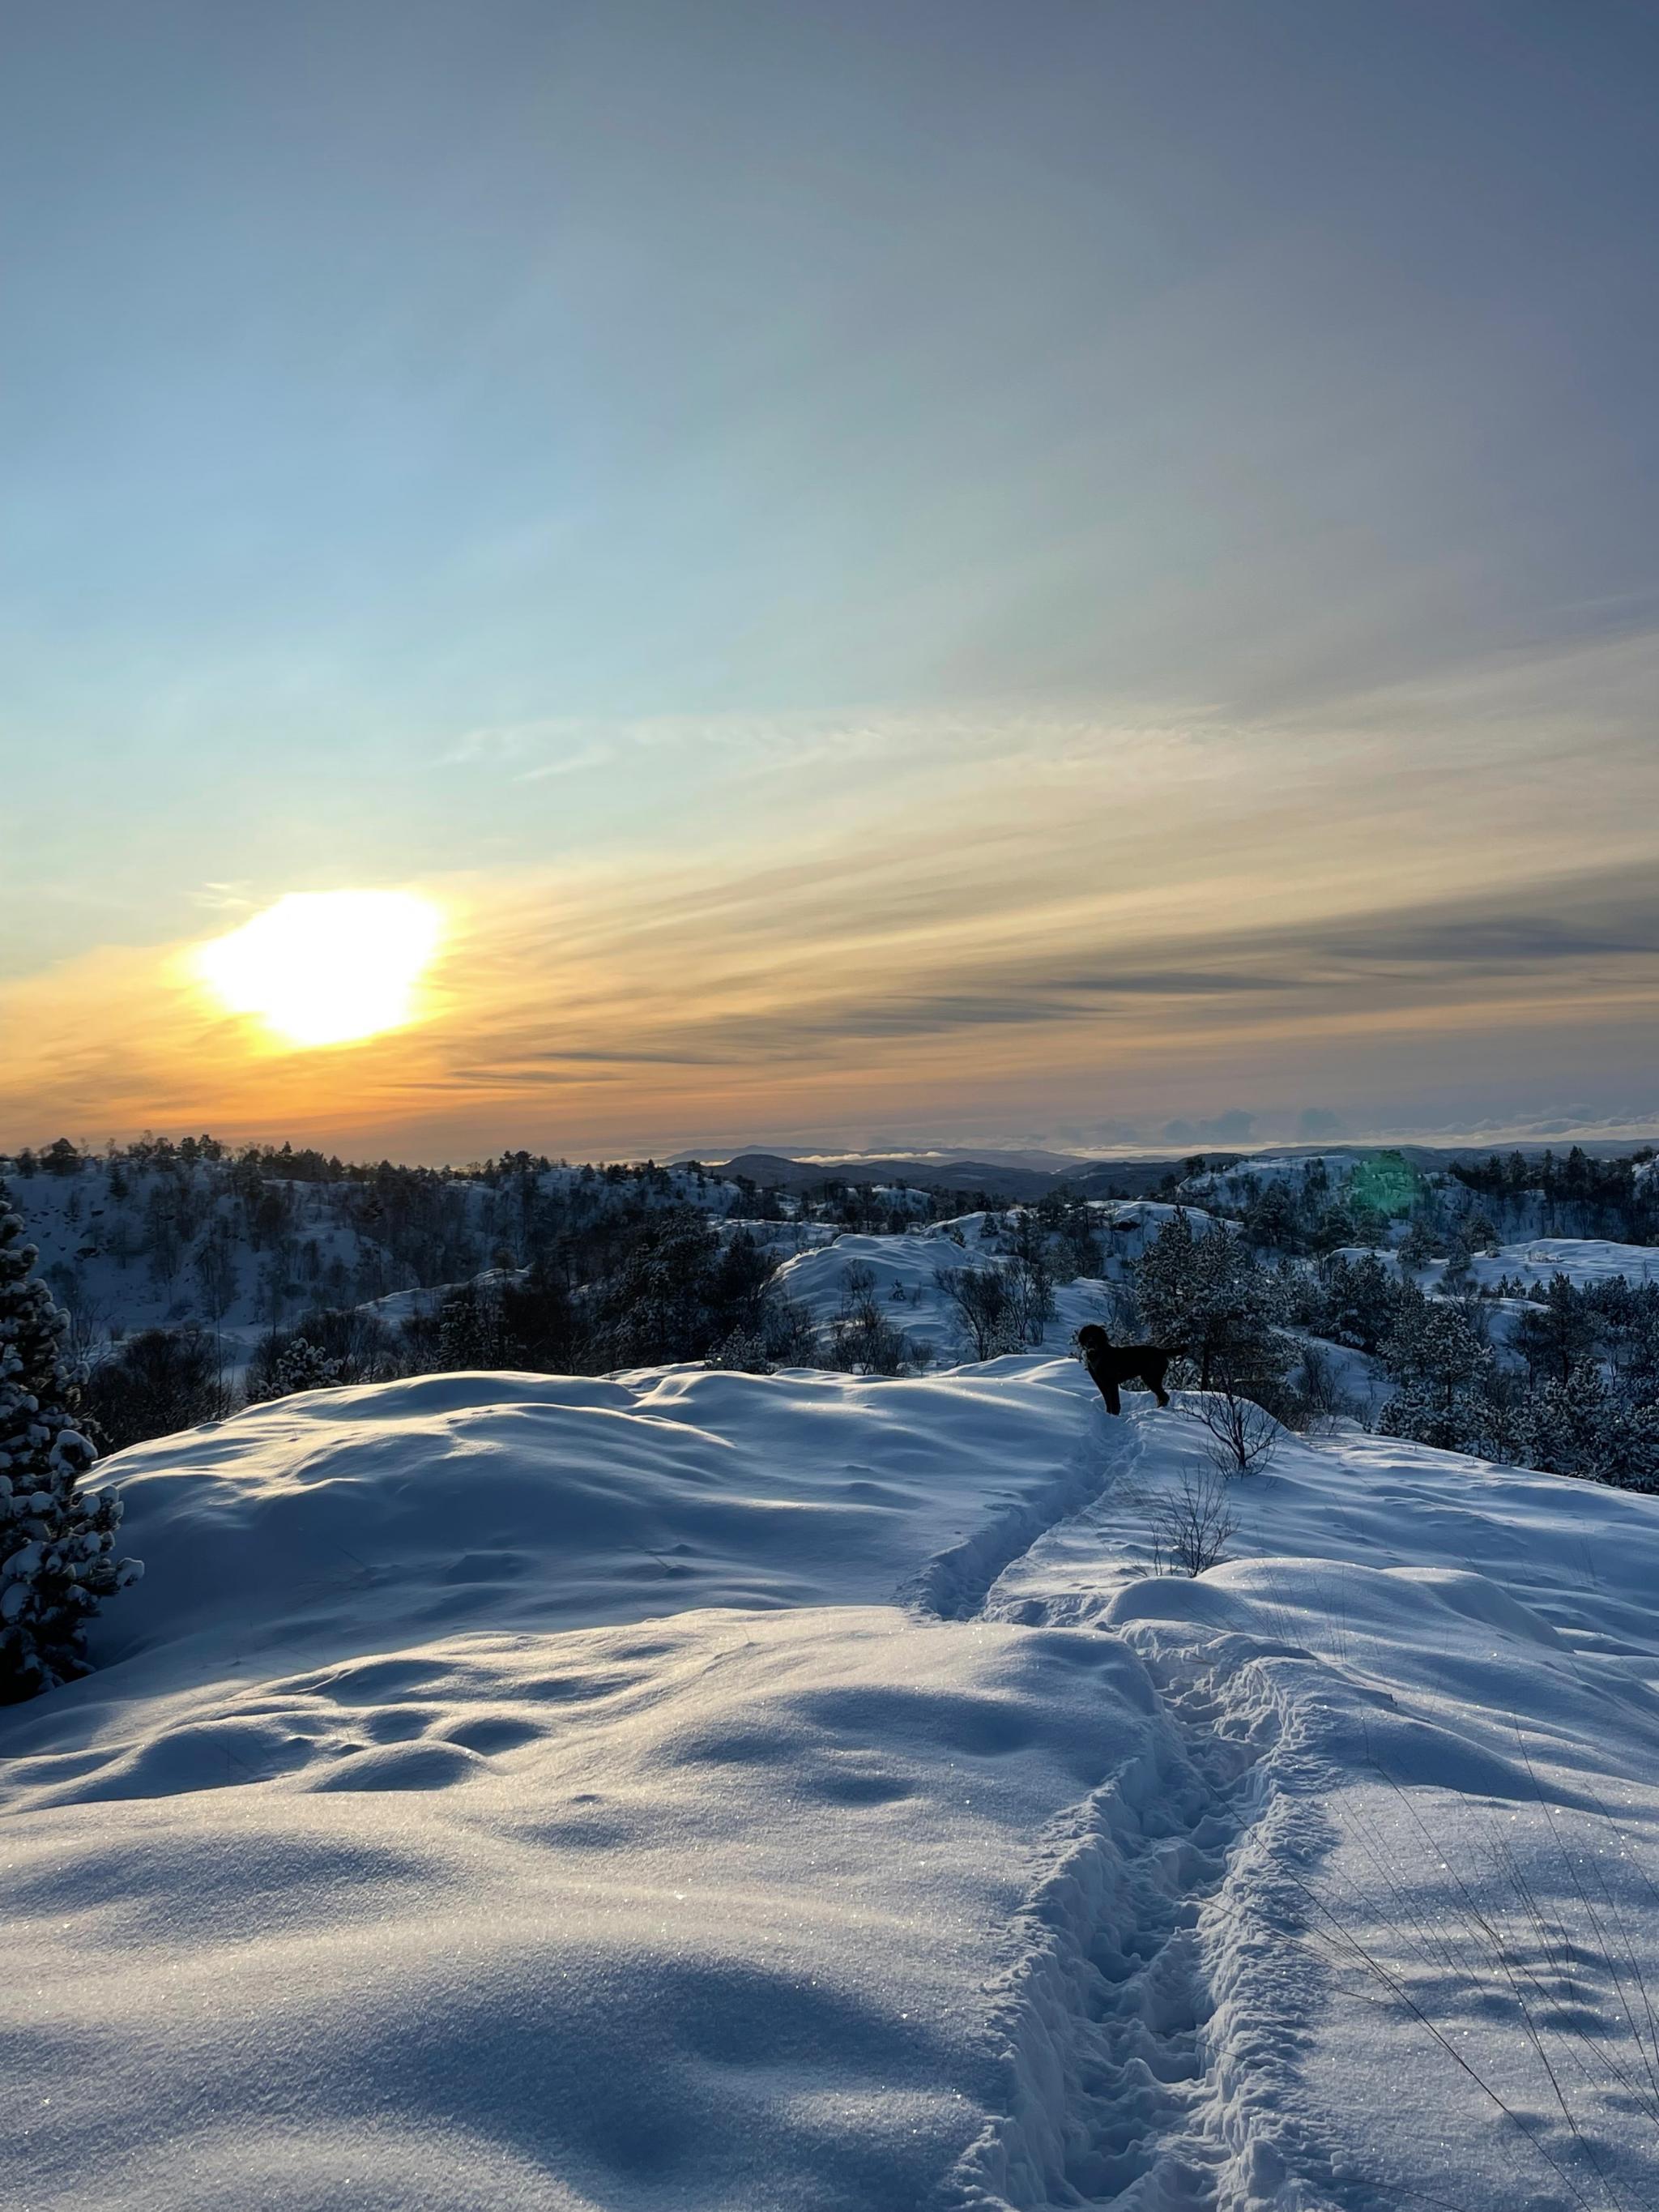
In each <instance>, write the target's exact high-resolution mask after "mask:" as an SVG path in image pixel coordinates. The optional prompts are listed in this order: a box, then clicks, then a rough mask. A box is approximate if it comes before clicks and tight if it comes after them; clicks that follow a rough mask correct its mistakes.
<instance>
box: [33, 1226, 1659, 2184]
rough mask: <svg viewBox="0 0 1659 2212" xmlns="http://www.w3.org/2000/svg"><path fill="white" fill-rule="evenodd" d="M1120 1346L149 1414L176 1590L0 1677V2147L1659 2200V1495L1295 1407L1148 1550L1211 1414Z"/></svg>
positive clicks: (537, 2177)
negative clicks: (1190, 1573) (1503, 1462)
mask: <svg viewBox="0 0 1659 2212" xmlns="http://www.w3.org/2000/svg"><path fill="white" fill-rule="evenodd" d="M884 1241H887V1242H890V1243H908V1241H910V1240H908V1239H900V1240H884ZM924 1241H931V1240H924ZM852 1242H854V1240H851V1239H847V1238H843V1239H842V1240H841V1245H839V1246H836V1247H834V1248H830V1249H831V1251H834V1250H838V1249H841V1247H842V1246H844V1245H846V1244H848V1243H852ZM828 1257H829V1253H824V1254H808V1255H802V1260H801V1261H800V1262H799V1263H797V1264H798V1265H799V1266H802V1267H804V1266H805V1264H806V1263H807V1262H809V1261H811V1262H817V1261H822V1260H823V1259H827V1258H828ZM1125 1402H1126V1406H1127V1408H1128V1413H1127V1418H1126V1419H1122V1420H1121V1421H1113V1420H1111V1419H1109V1417H1108V1416H1107V1415H1106V1413H1105V1412H1104V1409H1103V1407H1101V1405H1100V1403H1099V1401H1098V1399H1097V1396H1096V1395H1095V1394H1094V1392H1093V1391H1092V1389H1091V1387H1090V1385H1089V1383H1088V1381H1087V1378H1086V1376H1084V1374H1083V1373H1082V1371H1081V1370H1080V1369H1079V1367H1078V1366H1077V1364H1075V1363H1074V1362H1073V1361H1069V1360H1064V1359H1055V1358H1046V1357H1044V1356H1042V1354H1040V1353H1039V1354H1034V1355H1033V1356H1031V1357H1030V1358H1007V1359H1001V1360H997V1361H993V1362H990V1363H987V1364H985V1365H984V1366H981V1367H963V1368H961V1369H958V1370H954V1371H951V1372H949V1373H946V1374H943V1375H935V1376H929V1377H927V1378H925V1379H921V1380H907V1381H899V1382H874V1381H860V1380H857V1379H854V1378H851V1377H848V1376H831V1375H826V1374H823V1373H819V1372H816V1371H807V1370H798V1371H793V1372H788V1373H785V1374H781V1375H777V1376H745V1375H738V1374H726V1373H710V1372H707V1371H704V1370H690V1369H667V1370H643V1371H641V1372H638V1373H634V1374H627V1375H623V1376H615V1377H611V1378H605V1379H601V1380H592V1379H572V1378H563V1377H548V1376H529V1375H523V1376H512V1375H507V1376H502V1375H459V1376H428V1377H423V1378H420V1379H418V1380H416V1381H411V1382H405V1383H390V1384H384V1385H380V1386H375V1387H372V1388H364V1389H349V1390H334V1391H327V1392H319V1393H314V1394H309V1395H307V1396H305V1397H302V1398H301V1399H298V1400H290V1401H284V1402H283V1403H282V1404H279V1405H276V1406H270V1407H259V1408H257V1409H253V1410H252V1411H250V1412H248V1413H243V1414H240V1415H239V1416H237V1417H236V1418H234V1419H231V1420H229V1421H226V1422H223V1423H221V1424H218V1425H215V1426H212V1427H210V1428H206V1429H203V1430H199V1431H192V1432H191V1434H189V1435H188V1436H185V1437H178V1438H172V1439H167V1440H163V1441H161V1442H158V1443H154V1444H149V1445H145V1446H143V1447H140V1448H137V1449H135V1450H132V1451H131V1452H128V1453H126V1454H125V1455H121V1457H120V1458H119V1459H118V1460H117V1461H115V1462H112V1463H111V1464H110V1468H109V1470H108V1471H109V1474H110V1476H111V1478H112V1479H115V1480H120V1481H121V1483H122V1485H123V1487H124V1490H125V1496H126V1498H127V1502H128V1503H127V1521H126V1524H125V1534H128V1535H130V1536H131V1540H132V1547H133V1549H134V1550H135V1551H137V1552H138V1553H141V1554H143V1556H145V1557H146V1559H147V1560H148V1565H149V1572H148V1575H147V1577H146V1579H145V1581H144V1583H143V1584H141V1585H140V1586H139V1587H138V1588H137V1589H135V1590H134V1591H132V1592H131V1593H129V1594H128V1595H125V1596H124V1597H123V1598H122V1599H121V1600H120V1601H118V1603H114V1604H112V1606H111V1607H109V1609H108V1611H107V1613H106V1616H105V1618H104V1620H103V1621H102V1622H101V1624H100V1629H99V1644H98V1656H99V1657H100V1660H101V1661H102V1662H103V1663H102V1666H101V1668H100V1672H99V1673H97V1674H94V1675H93V1676H91V1677H89V1678H88V1680H85V1681H83V1682H81V1683H77V1684H75V1685H72V1686H70V1687H68V1688H67V1689H64V1690H62V1691H58V1692H53V1693H52V1695H51V1696H50V1697H48V1698H46V1699H40V1700H38V1701H37V1702H36V1703H34V1704H33V1705H28V1706H25V1707H21V1708H17V1709H14V1710H13V1711H9V1712H8V1713H6V1714H4V1715H0V1750H3V1752H4V1753H6V1754H7V1757H6V1763H5V1766H4V1769H3V1774H0V1780H3V1789H4V1793H5V1794H4V1799H3V1807H4V1814H5V1818H4V1825H3V1829H0V1834H3V1837H4V1844H5V1848H4V1850H3V1854H0V1863H3V1869H4V1871H3V1877H0V1879H3V1885H4V1893H5V1897H6V1900H7V1909H8V1912H9V1922H10V1925H9V1930H8V1942H9V1950H8V1960H9V1974H8V1977H7V1979H6V1984H5V1986H6V1990H7V1995H8V1999H9V2006H10V2008H11V2009H12V2011H13V2014H14V2017H13V2019H12V2021H11V2022H10V2026H11V2031H12V2033H11V2043H10V2052H11V2056H10V2065H9V2077H8V2078H9V2087H10V2090H11V2092H12V2098H13V2103H14V2110H15V2113H16V2114H17V2115H19V2116H21V2124H15V2125H14V2126H13V2127H12V2128H10V2129H9V2130H6V2131H5V2133H4V2135H3V2137H0V2198H3V2201H4V2202H6V2203H15V2204H16V2205H18V2206H20V2207H24V2208H27V2212H90V2208H92V2207H94V2206H100V2207H102V2206H112V2207H116V2208H120V2212H201V2209H204V2208H214V2212H232V2208H234V2212H245V2209H246V2208H247V2207H250V2206H256V2205H257V2206H258V2207H259V2208H261V2212H265V2208H270V2212H325V2208H326V2212H333V2208H335V2207H337V2206H340V2205H346V2204H359V2205H365V2206H369V2207H374V2208H383V2212H393V2208H397V2212H404V2209H405V2208H416V2207H418V2208H420V2212H450V2208H454V2212H462V2208H465V2212H473V2209H474V2208H477V2207H478V2206H480V2205H484V2204H487V2205H489V2207H490V2208H491V2212H517V2208H520V2207H523V2208H536V2212H545V2208H556V2212H578V2209H580V2212H595V2208H606V2212H610V2208H617V2209H618V2212H621V2208H628V2212H633V2208H640V2212H678V2208H696V2207H703V2206H707V2207H710V2208H714V2207H720V2208H726V2207H732V2206H738V2205H742V2206H756V2207H761V2206H764V2207H767V2208H769V2212H770V2208H774V2207H778V2208H787V2207H797V2206H798V2207H801V2208H808V2207H810V2208H812V2212H823V2208H837V2209H838V2208H847V2212H853V2208H859V2212H903V2209H904V2208H908V2207H913V2206H914V2207H921V2206H924V2205H929V2206H935V2207H938V2208H940V2212H947V2208H952V2207H954V2208H957V2212H971V2209H972V2208H977V2212H995V2208H1000V2207H1008V2206H1019V2207H1032V2206H1040V2205H1060V2204H1071V2205H1074V2206H1078V2205H1097V2206H1100V2205H1115V2206H1118V2207H1120V2208H1122V2212H1175V2208H1176V2207H1200V2206H1210V2207H1214V2208H1216V2212H1221V2208H1225V2212H1315V2208H1336V2209H1337V2212H1384V2208H1387V2212H1393V2208H1395V2207H1396V2206H1398V2207H1401V2208H1404V2207H1406V2206H1408V2205H1410V2204H1413V2203H1419V2202H1425V2203H1440V2204H1448V2203H1451V2204H1455V2205H1456V2206H1457V2207H1458V2208H1459V2212H1513V2208H1529V2212H1560V2208H1562V2207H1566V2206H1574V2205H1577V2206H1580V2207H1589V2208H1592V2212H1594V2208H1600V2207H1601V2206H1602V2205H1607V2206H1608V2207H1611V2208H1613V2212H1618V2208H1620V2207H1621V2206H1622V2207H1625V2208H1629V2212H1636V2208H1639V2207H1644V2206H1647V2205H1650V2204H1653V2203H1659V2151H1656V2148H1655V2146H1656V2142H1659V2129H1656V2124H1655V2119H1656V2112H1655V2105H1654V2098H1653V2093H1652V2086H1653V2082H1654V2080H1655V2069H1656V2067H1659V2051H1656V2049H1655V2046H1654V2043H1653V2037H1652V2027H1651V2016H1650V2014H1649V2013H1648V2012H1647V2011H1646V2009H1645V1998H1644V1994H1643V1992H1644V1990H1645V1993H1646V1997H1653V1998H1659V1883H1656V1876H1659V1834H1656V1828H1659V1629H1656V1626H1655V1624H1654V1620H1653V1616H1652V1606H1651V1593H1652V1590H1653V1589H1654V1588H1655V1587H1656V1585H1659V1500H1655V1499H1652V1498H1637V1497H1632V1496H1627V1495H1625V1494H1623V1493H1620V1492H1613V1491H1609V1490H1605V1489H1601V1488H1597V1487H1594V1486H1589V1485H1585V1484H1580V1483H1575V1482H1571V1481H1569V1480H1563V1479H1559V1478H1555V1477H1549V1476H1543V1475H1536V1474H1527V1473H1524V1472H1517V1471H1516V1470H1512V1469H1504V1468H1491V1467H1487V1466H1486V1465H1484V1464H1483V1463H1480V1462H1471V1461H1468V1460H1465V1459H1460V1458H1458V1457H1456V1456H1455V1455H1448V1454H1443V1453H1437V1452H1434V1451H1431V1450H1429V1449H1425V1448H1423V1447H1419V1446H1414V1445H1410V1444H1406V1443H1399V1442H1397V1441H1395V1440H1392V1439H1383V1438H1378V1437H1368V1436H1364V1435H1362V1434H1360V1433H1358V1432H1357V1431H1345V1432H1343V1433H1342V1434H1340V1435H1339V1436H1338V1437H1336V1438H1334V1439H1333V1440H1332V1441H1330V1442H1329V1443H1324V1444H1321V1445H1317V1446H1315V1445H1310V1444H1308V1443H1302V1442H1298V1441H1297V1440H1295V1439H1291V1438H1285V1439H1284V1440H1283V1442H1282V1444H1281V1448H1280V1449H1279V1455H1278V1457H1277V1458H1276V1460H1275V1461H1274V1462H1273V1465H1272V1467H1271V1468H1270V1469H1269V1470H1268V1471H1267V1472H1266V1473H1264V1474H1259V1475H1256V1476H1254V1477H1250V1478H1247V1479H1243V1480H1239V1481H1237V1482H1236V1483H1234V1484H1233V1485H1232V1486H1231V1488H1230V1492H1229V1497H1230V1499H1231V1504H1232V1506H1233V1508H1234V1510H1235V1512H1236V1514H1237V1521H1238V1527H1237V1533H1236V1534H1235V1535H1234V1536H1233V1538H1232V1541H1231V1544H1230V1546H1229V1556H1228V1558H1227V1559H1226V1560H1225V1562H1224V1563H1223V1564H1221V1565H1218V1566H1217V1567H1215V1568H1214V1569H1212V1571H1211V1572H1209V1573H1208V1574H1206V1576H1204V1577H1202V1578H1201V1579H1200V1580H1198V1581H1196V1582H1189V1581H1186V1580H1182V1579H1174V1578H1165V1577H1153V1576H1150V1575H1149V1574H1148V1573H1147V1564H1148V1558H1149V1534H1150V1530H1151V1527H1152V1520H1153V1518H1154V1516H1156V1514H1157V1512H1158V1509H1159V1504H1160V1501H1161V1500H1166V1499H1167V1498H1170V1496H1171V1495H1172V1494H1173V1493H1174V1492H1176V1490H1178V1488H1179V1486H1180V1485H1181V1483H1182V1480H1183V1479H1188V1480H1195V1479H1198V1478H1199V1477H1200V1476H1201V1475H1202V1474H1203V1473H1204V1472H1205V1468H1206V1461H1205V1449H1206V1443H1207V1438H1206V1434H1205V1432H1204V1431H1202V1429H1201V1428H1200V1426H1199V1425H1198V1424H1197V1423H1196V1422H1195V1421H1194V1420H1193V1419H1190V1418H1188V1411H1189V1410H1190V1408H1191V1407H1192V1406H1193V1404H1194V1401H1192V1400H1191V1399H1187V1398H1179V1397H1178V1398H1177V1401H1176V1407H1174V1408H1172V1409H1171V1410H1170V1412H1168V1413H1158V1412H1156V1411H1155V1410H1153V1408H1152V1401H1151V1400H1150V1399H1149V1398H1147V1397H1146V1396H1145V1395H1142V1394H1129V1395H1127V1397H1126V1401H1125ZM1552 2081H1553V2082H1554V2083H1555V2084H1556V2085H1557V2088H1558V2089H1559V2094H1558V2093H1557V2089H1553V2088H1552ZM1494 2096H1496V2097H1498V2098H1501V2099H1502V2100H1503V2104H1504V2106H1507V2107H1508V2108H1509V2111H1510V2112H1511V2113H1512V2114H1514V2115H1515V2117H1514V2118H1512V2119H1511V2118H1507V2117H1505V2114H1504V2111H1503V2110H1501V2109H1500V2108H1499V2106H1498V2105H1497V2104H1495V2103H1494V2102H1493V2101H1492V2098H1493V2097H1494ZM1569 2114H1570V2115H1571V2124H1570V2122H1569V2118H1568V2117H1567V2115H1569Z"/></svg>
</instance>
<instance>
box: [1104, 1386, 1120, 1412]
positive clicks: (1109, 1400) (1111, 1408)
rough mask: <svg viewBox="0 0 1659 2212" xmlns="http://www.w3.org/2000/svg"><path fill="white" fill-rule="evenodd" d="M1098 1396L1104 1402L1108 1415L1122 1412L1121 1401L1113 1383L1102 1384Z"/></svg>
mask: <svg viewBox="0 0 1659 2212" xmlns="http://www.w3.org/2000/svg"><path fill="white" fill-rule="evenodd" d="M1100 1395H1101V1396H1102V1397H1103V1399H1104V1400H1105V1401H1106V1410H1107V1412H1108V1413H1121V1412H1122V1411H1123V1401H1122V1400H1121V1398H1120V1397H1119V1396H1118V1395H1117V1385H1116V1383H1102V1384H1101V1386H1100Z"/></svg>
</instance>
